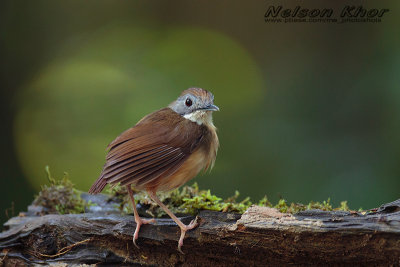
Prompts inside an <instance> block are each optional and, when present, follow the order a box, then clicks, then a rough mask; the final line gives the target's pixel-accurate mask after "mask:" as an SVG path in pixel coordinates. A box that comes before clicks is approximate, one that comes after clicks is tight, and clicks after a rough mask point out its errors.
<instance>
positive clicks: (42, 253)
mask: <svg viewBox="0 0 400 267" xmlns="http://www.w3.org/2000/svg"><path fill="white" fill-rule="evenodd" d="M85 197H86V198H87V199H89V198H90V199H91V200H92V202H96V203H97V204H98V205H97V206H95V207H92V208H90V209H89V210H88V212H87V213H85V214H66V215H58V214H49V215H44V216H38V215H37V214H38V213H40V211H41V208H40V207H37V206H30V207H29V209H28V212H27V213H25V214H24V215H22V216H19V217H14V218H11V219H10V220H9V221H8V222H7V223H6V224H5V227H6V231H4V232H2V233H0V249H1V253H0V263H2V264H3V265H5V266H8V265H9V266H14V265H15V264H17V265H31V264H35V263H37V264H56V263H68V264H83V263H86V264H90V263H91V264H94V263H100V264H124V265H145V266H147V265H152V266H154V265H156V266H175V265H183V266H192V265H193V266H203V265H204V266H207V265H208V266H215V265H218V266H232V265H234V266H246V265H247V266H266V265H288V264H295V265H366V264H369V265H385V266H387V265H400V200H397V201H394V202H392V203H388V204H385V205H382V206H381V207H380V208H378V209H375V210H374V211H372V212H370V213H367V214H364V215H363V214H361V213H357V212H339V211H334V212H326V211H319V210H310V211H304V212H300V213H297V214H294V215H292V214H283V213H280V212H278V211H277V210H276V209H272V208H267V207H259V206H252V207H251V208H249V209H248V210H247V211H246V213H245V214H243V215H240V214H234V213H222V212H213V211H201V212H200V213H199V215H198V217H199V222H200V226H199V227H197V228H196V229H194V230H192V231H189V232H188V233H187V235H186V238H185V241H184V245H183V251H184V253H185V254H181V253H179V252H178V251H177V241H178V239H179V233H180V232H179V228H178V227H177V226H176V224H175V223H174V222H173V221H172V220H171V219H169V218H165V219H164V218H162V219H157V220H156V223H155V224H152V225H143V226H142V228H141V230H140V234H139V240H138V245H139V246H140V248H139V249H138V248H136V247H135V246H134V245H133V243H132V235H133V232H134V230H135V222H134V219H133V216H127V215H120V214H118V213H117V212H116V209H115V208H113V206H112V203H108V202H107V200H106V199H107V197H105V196H104V195H97V196H89V195H85ZM192 219H193V217H190V216H189V217H184V218H182V220H183V222H184V223H189V222H190V221H191V220H192ZM0 265H1V264H0Z"/></svg>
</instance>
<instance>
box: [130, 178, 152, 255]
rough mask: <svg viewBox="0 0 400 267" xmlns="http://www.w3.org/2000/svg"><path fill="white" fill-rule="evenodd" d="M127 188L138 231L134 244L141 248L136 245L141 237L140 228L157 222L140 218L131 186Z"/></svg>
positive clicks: (136, 231) (134, 237) (134, 236)
mask: <svg viewBox="0 0 400 267" xmlns="http://www.w3.org/2000/svg"><path fill="white" fill-rule="evenodd" d="M126 188H127V189H128V193H129V197H130V198H131V201H132V207H133V214H134V215H135V222H136V230H135V234H134V235H133V244H134V245H135V247H137V248H139V247H138V245H136V240H137V239H138V237H139V230H140V226H142V224H148V223H154V222H156V221H155V220H154V219H151V220H146V219H142V218H140V216H139V213H138V212H137V209H136V203H135V198H134V197H133V192H132V188H131V185H127V186H126Z"/></svg>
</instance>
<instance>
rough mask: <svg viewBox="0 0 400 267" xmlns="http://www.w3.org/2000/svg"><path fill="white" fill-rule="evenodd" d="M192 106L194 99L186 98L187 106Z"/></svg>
mask: <svg viewBox="0 0 400 267" xmlns="http://www.w3.org/2000/svg"><path fill="white" fill-rule="evenodd" d="M192 104H193V103H192V99H190V98H186V101H185V105H186V106H187V107H190V106H191V105H192Z"/></svg>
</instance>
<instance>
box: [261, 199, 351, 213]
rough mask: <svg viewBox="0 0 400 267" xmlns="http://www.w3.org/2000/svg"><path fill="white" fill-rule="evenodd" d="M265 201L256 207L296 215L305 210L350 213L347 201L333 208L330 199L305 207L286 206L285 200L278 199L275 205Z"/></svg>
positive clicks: (298, 204) (294, 204)
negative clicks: (274, 209) (264, 207)
mask: <svg viewBox="0 0 400 267" xmlns="http://www.w3.org/2000/svg"><path fill="white" fill-rule="evenodd" d="M264 198H265V199H262V200H261V201H260V202H259V203H258V205H259V206H267V207H273V208H276V209H278V210H279V211H280V212H283V213H292V214H294V213H297V212H300V211H305V210H313V209H316V210H324V211H339V210H341V211H350V208H349V206H348V205H347V201H342V202H340V206H338V207H336V208H333V207H332V204H331V200H330V198H328V199H327V200H324V201H322V202H314V201H311V202H310V203H308V204H307V205H304V204H301V203H290V204H288V203H287V202H286V200H285V199H280V200H279V202H278V203H277V204H276V205H272V204H271V202H269V201H268V199H267V198H266V197H264Z"/></svg>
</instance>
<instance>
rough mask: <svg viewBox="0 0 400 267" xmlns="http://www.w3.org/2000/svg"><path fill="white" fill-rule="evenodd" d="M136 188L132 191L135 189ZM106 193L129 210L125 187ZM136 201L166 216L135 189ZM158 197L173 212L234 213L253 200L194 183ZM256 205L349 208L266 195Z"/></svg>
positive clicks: (155, 214) (298, 208) (152, 212)
mask: <svg viewBox="0 0 400 267" xmlns="http://www.w3.org/2000/svg"><path fill="white" fill-rule="evenodd" d="M134 191H135V190H134ZM105 193H107V194H110V195H111V196H110V197H113V198H116V199H117V200H118V201H120V203H121V204H120V205H119V208H120V210H121V211H122V212H125V213H132V207H131V205H130V200H129V196H128V194H127V191H126V187H121V186H118V185H117V186H114V187H112V188H108V189H106V190H105ZM134 193H135V200H136V202H137V203H140V204H141V205H142V206H144V207H145V208H146V209H145V212H146V213H147V214H149V215H150V216H153V217H162V216H165V215H166V214H165V212H164V211H163V210H162V209H161V208H160V207H159V206H158V205H157V204H156V203H155V202H153V201H152V200H151V199H150V198H149V197H148V195H147V194H146V192H143V191H137V192H134ZM157 195H158V197H159V198H160V200H161V201H162V202H163V203H164V204H165V205H166V206H167V207H168V208H169V209H170V210H171V211H172V212H173V213H175V214H193V215H195V214H197V213H198V212H199V210H214V211H222V212H237V213H244V212H245V211H246V210H247V209H248V208H249V207H250V206H251V205H252V204H253V203H252V202H251V201H250V198H249V197H246V198H244V199H243V200H242V201H238V198H239V196H240V194H239V191H236V192H235V194H234V195H233V196H231V197H229V198H227V199H225V200H223V199H222V198H220V197H218V196H216V195H213V194H212V193H211V191H210V190H200V189H199V187H198V185H197V183H194V184H193V185H192V186H184V187H182V188H181V189H179V188H178V189H175V190H173V191H170V192H166V193H162V192H161V193H158V194H157ZM255 205H259V206H266V207H273V208H276V209H278V210H279V211H280V212H283V213H297V212H300V211H304V210H311V209H319V210H325V211H333V210H342V211H350V209H349V207H348V205H347V201H342V202H341V203H340V206H338V207H336V208H333V207H332V204H331V203H330V199H329V198H328V199H327V200H324V201H322V202H314V201H311V202H310V203H308V204H306V205H305V204H301V203H290V204H289V203H287V201H286V200H285V199H280V200H279V201H278V203H277V204H276V205H273V204H272V203H271V202H270V201H269V200H268V198H267V196H265V197H264V198H262V199H261V200H260V201H258V202H257V203H255Z"/></svg>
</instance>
